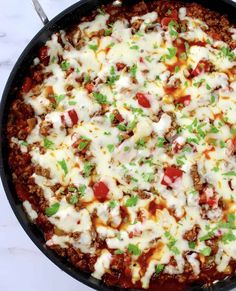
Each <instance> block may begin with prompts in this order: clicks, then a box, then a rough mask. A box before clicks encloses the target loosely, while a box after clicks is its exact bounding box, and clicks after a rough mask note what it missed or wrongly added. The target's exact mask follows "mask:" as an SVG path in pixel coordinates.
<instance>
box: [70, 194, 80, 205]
mask: <svg viewBox="0 0 236 291" xmlns="http://www.w3.org/2000/svg"><path fill="white" fill-rule="evenodd" d="M78 201H79V198H78V195H77V194H76V193H75V194H73V195H71V197H70V204H73V205H74V204H76V203H77V202H78Z"/></svg>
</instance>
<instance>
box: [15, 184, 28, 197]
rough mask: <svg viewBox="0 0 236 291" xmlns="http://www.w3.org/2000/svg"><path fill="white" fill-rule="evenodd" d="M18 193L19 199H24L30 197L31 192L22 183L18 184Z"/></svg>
mask: <svg viewBox="0 0 236 291" xmlns="http://www.w3.org/2000/svg"><path fill="white" fill-rule="evenodd" d="M16 193H17V196H18V197H19V199H20V200H22V201H25V200H28V199H29V194H28V193H27V191H26V189H25V188H24V186H23V185H22V184H16Z"/></svg>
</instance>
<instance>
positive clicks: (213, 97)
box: [211, 95, 216, 104]
mask: <svg viewBox="0 0 236 291" xmlns="http://www.w3.org/2000/svg"><path fill="white" fill-rule="evenodd" d="M215 101H216V97H215V96H214V95H211V104H213V103H215Z"/></svg>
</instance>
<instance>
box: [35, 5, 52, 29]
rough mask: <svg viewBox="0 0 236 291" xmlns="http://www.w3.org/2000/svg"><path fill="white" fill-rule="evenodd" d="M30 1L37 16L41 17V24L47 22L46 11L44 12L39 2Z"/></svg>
mask: <svg viewBox="0 0 236 291" xmlns="http://www.w3.org/2000/svg"><path fill="white" fill-rule="evenodd" d="M32 1H33V4H34V8H35V10H36V12H37V14H38V16H39V18H40V19H41V21H42V22H43V24H44V25H46V24H47V23H48V22H49V20H48V17H47V15H46V13H45V12H44V10H43V8H42V6H41V4H40V3H39V1H38V0H32Z"/></svg>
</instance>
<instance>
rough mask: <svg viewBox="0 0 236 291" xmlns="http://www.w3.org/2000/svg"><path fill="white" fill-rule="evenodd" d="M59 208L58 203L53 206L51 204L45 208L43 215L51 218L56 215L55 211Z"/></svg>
mask: <svg viewBox="0 0 236 291" xmlns="http://www.w3.org/2000/svg"><path fill="white" fill-rule="evenodd" d="M59 207H60V203H58V202H56V203H54V204H52V205H51V206H50V207H47V208H46V209H45V214H46V215H47V216H48V217H50V216H53V215H54V214H56V213H57V211H58V210H59Z"/></svg>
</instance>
